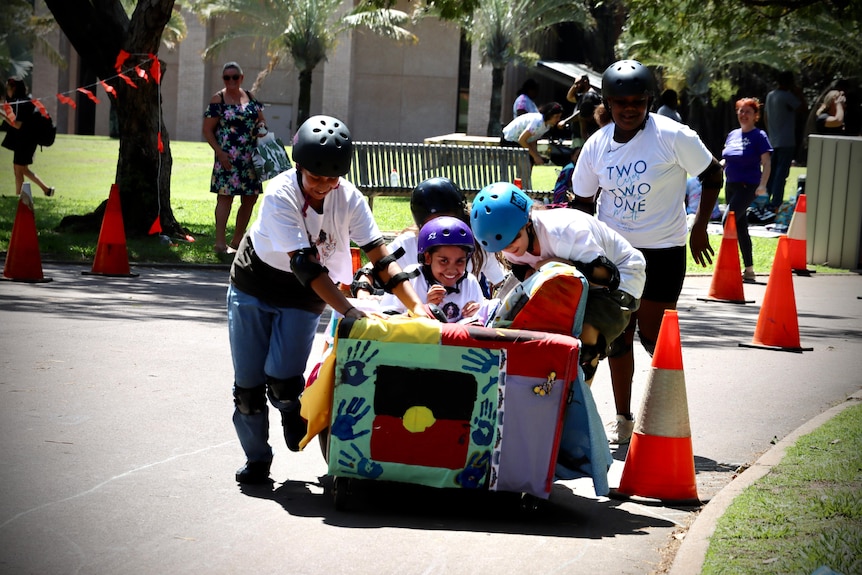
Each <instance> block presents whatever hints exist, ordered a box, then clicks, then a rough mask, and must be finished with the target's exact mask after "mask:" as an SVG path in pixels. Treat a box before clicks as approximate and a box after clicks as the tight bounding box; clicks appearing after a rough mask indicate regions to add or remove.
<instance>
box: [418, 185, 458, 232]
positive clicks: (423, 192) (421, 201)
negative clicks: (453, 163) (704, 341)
mask: <svg viewBox="0 0 862 575" xmlns="http://www.w3.org/2000/svg"><path fill="white" fill-rule="evenodd" d="M410 213H412V214H413V221H414V222H416V225H417V226H419V227H420V228H421V227H422V226H423V225H425V222H426V221H428V218H430V217H432V216H437V215H440V214H443V215H447V216H454V217H456V218H459V219H462V220H463V219H466V214H467V213H468V212H467V199H466V198H465V197H464V194H462V193H461V190H459V189H458V186H456V185H455V183H454V182H453V181H452V180H450V179H449V178H428V179H427V180H425V181H424V182H421V183H420V184H419V185H418V186H416V187H415V188H414V189H413V193H412V194H411V195H410Z"/></svg>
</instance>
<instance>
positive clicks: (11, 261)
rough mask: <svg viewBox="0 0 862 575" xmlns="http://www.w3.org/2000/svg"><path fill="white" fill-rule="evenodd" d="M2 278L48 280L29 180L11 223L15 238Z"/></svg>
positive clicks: (23, 280)
mask: <svg viewBox="0 0 862 575" xmlns="http://www.w3.org/2000/svg"><path fill="white" fill-rule="evenodd" d="M3 279H4V280H12V281H18V282H30V283H42V282H49V281H51V278H46V277H45V276H44V275H43V274H42V258H41V256H40V255H39V238H38V234H37V233H36V216H35V213H34V212H33V194H32V193H31V192H30V183H29V182H25V183H24V184H23V186H22V187H21V197H20V198H19V200H18V211H17V212H15V223H13V224H12V237H11V238H10V239H9V249H8V250H7V251H6V263H5V264H4V265H3Z"/></svg>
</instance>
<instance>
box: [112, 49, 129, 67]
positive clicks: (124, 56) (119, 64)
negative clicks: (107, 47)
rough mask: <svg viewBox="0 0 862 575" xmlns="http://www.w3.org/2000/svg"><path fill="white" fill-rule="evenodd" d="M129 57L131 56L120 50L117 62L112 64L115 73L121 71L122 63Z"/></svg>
mask: <svg viewBox="0 0 862 575" xmlns="http://www.w3.org/2000/svg"><path fill="white" fill-rule="evenodd" d="M129 56H131V54H129V53H128V52H126V51H125V50H120V53H119V54H117V61H116V62H115V63H114V70H116V71H117V72H119V71H120V70H122V69H123V63H124V62H125V61H126V60H128V59H129Z"/></svg>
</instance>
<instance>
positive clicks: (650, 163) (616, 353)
mask: <svg viewBox="0 0 862 575" xmlns="http://www.w3.org/2000/svg"><path fill="white" fill-rule="evenodd" d="M656 92H657V89H656V82H655V78H654V77H653V74H652V72H651V71H650V70H649V69H648V68H647V67H645V66H644V65H643V64H641V63H640V62H637V61H635V60H622V61H620V62H616V63H615V64H611V66H609V67H608V69H607V70H605V72H604V74H603V75H602V98H603V100H604V105H605V107H606V108H607V109H608V110H610V113H611V116H612V118H613V122H612V123H610V124H608V125H607V126H605V127H603V128H602V129H600V130H599V131H597V132H596V133H595V134H593V135H592V137H591V138H590V139H589V140H588V141H587V142H586V143H585V144H584V147H583V149H582V150H581V155H580V157H579V158H578V163H577V165H576V166H575V171H574V172H573V174H572V188H573V189H574V192H575V202H574V207H576V208H578V209H582V210H584V211H587V212H589V213H592V212H593V210H594V209H595V203H594V202H595V196H596V191H597V190H598V189H599V188H601V190H602V193H601V195H600V196H599V199H598V212H597V217H598V219H599V220H601V221H602V222H604V223H606V224H607V225H608V226H610V227H611V228H612V229H614V230H615V231H617V232H618V233H619V234H620V235H622V236H623V237H624V238H626V239H627V240H628V241H629V242H631V244H632V245H633V246H634V247H636V248H637V249H639V250H640V251H641V252H643V254H644V257H645V258H646V262H647V267H646V285H645V286H644V293H643V297H642V298H641V305H640V309H639V310H638V311H637V313H635V314H634V315H633V316H632V321H631V323H630V324H629V328H628V329H627V330H626V332H624V333H623V335H622V336H621V337H620V338H619V339H618V340H617V342H615V343H614V344H612V345H611V351H610V352H609V355H608V357H609V361H608V363H609V366H610V368H611V378H612V380H613V386H614V399H615V403H616V408H617V420H616V421H615V422H613V424H612V429H611V430H610V434H609V439H610V440H611V442H612V443H628V441H629V439H630V438H631V433H632V430H633V429H634V419H633V417H632V414H631V382H632V376H633V374H634V355H633V353H632V343H633V341H634V331H635V328H636V327H637V329H638V333H639V336H640V340H641V343H642V344H643V346H644V348H645V349H646V350H647V352H649V353H650V355H652V353H653V352H654V351H655V344H656V341H657V339H658V331H659V327H660V326H661V321H662V317H663V316H664V311H665V310H666V309H676V304H677V300H678V299H679V295H680V293H681V291H682V283H683V280H684V278H685V271H686V236H687V235H688V233H687V226H686V217H685V189H686V178H687V177H688V174H692V175H697V176H698V178H699V179H700V181H701V183H702V185H703V192H702V196H701V202H700V206H699V208H698V211H697V215H696V216H695V220H694V224H693V225H692V228H691V234H690V236H689V245H690V246H691V253H692V257H693V258H694V261H695V262H697V263H698V264H700V265H703V266H706V265H707V264H708V263H711V262H712V255H713V249H712V247H711V246H710V244H709V239H708V237H707V232H706V228H707V224H708V223H709V219H710V212H711V210H712V206H713V205H714V204H715V201H716V199H717V198H718V192H719V189H720V188H721V184H722V170H721V165H720V164H719V163H718V160H717V159H716V158H715V157H713V155H712V153H711V152H710V151H709V150H708V149H707V148H706V146H705V145H704V143H703V142H702V141H701V139H700V137H699V136H698V135H697V133H696V132H694V130H692V129H691V128H689V127H688V126H686V125H684V124H680V123H679V122H675V121H674V120H671V119H670V118H666V117H664V116H659V115H658V114H650V113H648V110H649V108H650V105H651V104H652V100H653V98H654V97H655V95H656Z"/></svg>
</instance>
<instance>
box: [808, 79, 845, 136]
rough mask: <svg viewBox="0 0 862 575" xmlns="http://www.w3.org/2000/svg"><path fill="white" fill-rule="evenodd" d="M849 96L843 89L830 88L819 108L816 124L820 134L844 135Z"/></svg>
mask: <svg viewBox="0 0 862 575" xmlns="http://www.w3.org/2000/svg"><path fill="white" fill-rule="evenodd" d="M846 102H847V98H846V97H845V96H844V91H843V90H830V91H828V92H827V93H826V96H825V97H824V98H823V103H822V104H820V107H819V108H817V118H816V120H815V126H816V127H817V133H818V134H826V135H832V136H842V135H844V105H845V104H846Z"/></svg>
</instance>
